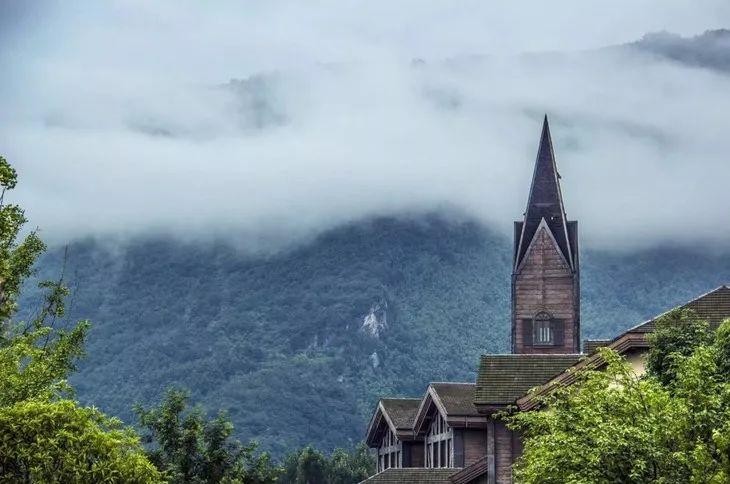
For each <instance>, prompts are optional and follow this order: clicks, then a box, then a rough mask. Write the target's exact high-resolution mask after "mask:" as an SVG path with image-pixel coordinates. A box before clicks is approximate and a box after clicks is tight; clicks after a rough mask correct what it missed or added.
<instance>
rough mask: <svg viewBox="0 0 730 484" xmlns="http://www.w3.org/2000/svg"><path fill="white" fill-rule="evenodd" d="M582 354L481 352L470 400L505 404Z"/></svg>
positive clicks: (567, 365)
mask: <svg viewBox="0 0 730 484" xmlns="http://www.w3.org/2000/svg"><path fill="white" fill-rule="evenodd" d="M581 356H582V355H482V358H481V362H480V364H479V374H478V376H477V384H476V392H475V396H474V403H475V404H477V405H509V404H511V403H514V402H515V400H517V399H518V398H519V397H521V396H522V395H524V394H525V393H526V392H527V391H528V390H530V389H531V388H534V387H536V386H539V385H542V384H544V383H545V382H547V381H548V380H550V379H551V378H553V377H554V376H556V375H558V374H559V373H562V372H563V371H564V370H565V369H567V368H568V367H570V366H571V365H573V364H575V363H576V362H577V361H578V360H579V359H580V358H581Z"/></svg>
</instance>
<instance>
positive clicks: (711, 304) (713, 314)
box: [627, 286, 730, 333]
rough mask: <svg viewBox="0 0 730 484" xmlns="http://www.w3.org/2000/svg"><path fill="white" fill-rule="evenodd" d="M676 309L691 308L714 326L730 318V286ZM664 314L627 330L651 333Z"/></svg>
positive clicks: (721, 287)
mask: <svg viewBox="0 0 730 484" xmlns="http://www.w3.org/2000/svg"><path fill="white" fill-rule="evenodd" d="M674 309H691V310H692V311H694V312H695V313H696V314H697V316H698V317H699V318H700V319H703V320H705V321H707V322H708V323H710V324H711V325H713V326H717V325H718V324H720V323H721V322H722V321H723V320H725V319H726V318H730V287H727V286H720V287H718V288H717V289H715V290H713V291H710V292H708V293H707V294H703V295H702V296H700V297H698V298H695V299H693V300H691V301H690V302H688V303H686V304H684V305H682V306H679V307H678V308H674ZM664 314H666V313H662V314H660V315H658V316H655V317H653V318H652V319H650V320H648V321H646V322H644V323H641V324H640V325H638V326H634V327H633V328H631V329H630V330H628V331H627V332H631V333H651V332H652V331H654V322H655V321H656V320H657V319H659V318H660V317H661V316H663V315H664Z"/></svg>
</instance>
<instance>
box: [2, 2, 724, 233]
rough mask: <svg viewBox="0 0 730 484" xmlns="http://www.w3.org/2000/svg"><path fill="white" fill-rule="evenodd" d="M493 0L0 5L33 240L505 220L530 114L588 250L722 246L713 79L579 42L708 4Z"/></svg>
mask: <svg viewBox="0 0 730 484" xmlns="http://www.w3.org/2000/svg"><path fill="white" fill-rule="evenodd" d="M500 3H501V4H502V5H499V4H497V2H486V1H483V0H480V1H472V0H464V1H459V2H455V1H453V0H448V1H428V2H426V1H422V0H400V1H397V2H393V1H373V0H368V1H357V2H356V1H349V0H336V1H335V0H333V1H306V2H305V1H288V2H285V1H273V0H261V1H249V2H203V1H199V2H192V1H179V0H175V1H173V0H170V1H155V2H148V1H143V0H117V1H107V2H99V1H87V2H81V1H79V2H60V1H59V2H52V1H46V2H40V1H39V2H26V1H22V0H0V63H2V64H1V65H2V66H3V81H2V83H0V153H2V154H3V155H4V156H5V157H6V158H8V160H10V161H11V162H12V163H13V164H14V165H15V166H16V167H17V168H18V171H19V174H20V188H19V189H18V190H17V191H16V199H17V200H18V201H20V202H21V203H22V204H23V205H24V206H25V207H26V209H27V212H28V215H29V217H30V219H31V221H32V222H33V223H34V224H35V225H38V226H40V227H41V228H42V230H43V234H44V236H45V237H46V238H49V239H51V240H52V241H64V240H67V239H69V238H74V237H79V236H83V235H89V234H124V235H129V234H140V233H149V232H161V231H162V232H172V233H175V234H179V235H184V236H189V235H192V236H195V237H199V236H207V235H209V234H213V235H215V236H220V235H224V236H225V235H226V234H228V235H231V236H233V237H241V235H242V234H245V237H246V238H247V239H251V240H254V239H256V238H261V237H272V236H273V237H284V238H292V237H294V238H296V237H300V236H302V235H305V234H311V233H314V232H317V231H320V230H323V229H326V228H329V227H332V226H334V225H337V224H339V223H343V222H346V221H350V220H356V219H358V218H361V217H366V216H369V215H373V214H397V213H404V212H419V211H423V210H432V209H435V208H440V207H450V208H455V209H457V210H462V211H465V212H466V213H468V214H469V215H472V216H474V217H477V218H478V219H480V220H483V221H485V222H486V223H489V224H490V225H492V226H494V227H495V228H497V229H499V230H500V231H502V232H504V233H509V231H510V230H511V221H512V220H513V219H516V218H519V216H520V214H521V213H522V210H523V209H524V204H525V201H526V197H527V189H528V184H529V180H530V175H531V170H532V165H533V163H534V157H535V152H536V149H537V142H538V137H539V130H540V122H541V118H542V115H543V113H545V112H547V113H548V114H549V116H550V117H551V121H552V131H553V135H554V141H555V149H556V154H557V158H558V166H559V170H560V172H561V175H562V182H563V192H564V194H565V198H566V208H567V211H568V215H569V217H571V218H577V219H579V220H580V222H581V230H582V234H583V240H584V241H585V242H586V243H588V244H589V245H593V246H603V247H612V246H617V247H627V246H628V247H633V246H640V245H647V244H655V243H671V242H681V243H709V244H712V245H715V246H727V245H730V244H728V243H729V242H730V215H728V212H730V211H729V210H728V207H730V190H729V189H728V186H729V185H730V183H729V182H730V155H729V154H730V122H729V121H728V120H729V119H730V118H729V114H728V113H730V73H728V72H727V71H725V72H723V71H721V70H714V69H706V68H705V69H702V68H696V67H691V66H688V65H683V64H680V63H676V62H670V61H668V60H662V59H659V58H654V57H649V56H646V55H640V54H637V53H632V52H629V51H628V50H627V49H624V50H611V49H609V50H594V49H598V48H600V47H603V46H609V45H617V44H622V43H626V42H631V41H634V40H638V39H639V38H641V37H642V36H643V35H644V34H645V33H647V32H656V31H661V30H667V31H671V32H676V33H678V34H682V35H685V36H692V35H696V34H699V33H702V32H703V31H705V30H707V29H715V28H722V27H730V2H728V1H727V0H703V1H701V2H698V1H696V0H692V1H690V0H686V1H680V0H612V1H591V2H587V1H585V0H571V1H553V2H543V1H537V0H535V1H510V2H500ZM729 48H730V44H729ZM526 52H532V53H535V54H530V55H525V54H524V53H526ZM232 79H236V80H239V81H236V82H230V81H231V80H232Z"/></svg>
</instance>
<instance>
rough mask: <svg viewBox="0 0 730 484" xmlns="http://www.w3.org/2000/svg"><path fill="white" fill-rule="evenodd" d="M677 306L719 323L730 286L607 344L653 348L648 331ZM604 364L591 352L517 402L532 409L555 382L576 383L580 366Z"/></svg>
mask: <svg viewBox="0 0 730 484" xmlns="http://www.w3.org/2000/svg"><path fill="white" fill-rule="evenodd" d="M675 309H691V310H692V311H694V312H695V314H696V315H697V317H698V318H701V319H703V320H707V321H708V322H709V323H711V324H712V325H713V326H717V325H718V324H719V323H720V322H722V321H723V320H724V319H726V318H730V288H728V286H726V285H724V286H720V287H718V288H717V289H714V290H712V291H710V292H708V293H705V294H702V295H701V296H699V297H697V298H695V299H692V300H691V301H689V302H687V303H685V304H682V305H681V306H677V307H675V308H672V309H670V310H669V311H665V312H664V313H662V314H659V315H657V316H655V317H653V318H651V319H649V320H648V321H645V322H643V323H641V324H639V325H637V326H634V327H633V328H631V329H629V330H628V331H626V332H624V333H622V334H620V335H619V336H617V337H616V338H614V339H613V340H611V341H610V342H609V344H607V345H605V347H607V348H610V349H612V350H614V351H616V352H617V353H619V354H623V353H626V352H628V351H631V350H634V349H639V348H643V349H646V348H649V341H648V339H647V334H648V333H651V332H652V331H654V323H655V322H656V320H657V319H659V318H660V317H662V316H663V315H665V314H667V313H669V312H670V311H673V310H675ZM604 364H605V362H604V360H603V357H602V356H601V354H600V353H594V354H592V355H589V356H588V357H586V358H583V359H582V360H580V361H579V362H577V363H575V364H574V365H573V366H572V367H571V368H570V371H566V372H563V373H561V374H559V375H557V376H555V377H554V378H552V379H550V380H549V381H546V382H545V383H544V384H543V385H541V386H540V387H539V388H536V389H535V391H533V392H530V393H528V394H525V395H522V396H521V397H520V398H519V399H518V400H517V405H518V406H519V408H520V409H521V410H530V409H532V408H534V407H536V406H537V405H538V404H539V397H540V396H541V395H544V394H546V393H549V392H550V391H551V390H552V389H553V388H554V387H555V385H561V386H564V385H570V384H572V383H573V382H574V381H575V378H576V375H575V372H576V371H577V370H580V369H591V368H601V367H602V366H603V365H604Z"/></svg>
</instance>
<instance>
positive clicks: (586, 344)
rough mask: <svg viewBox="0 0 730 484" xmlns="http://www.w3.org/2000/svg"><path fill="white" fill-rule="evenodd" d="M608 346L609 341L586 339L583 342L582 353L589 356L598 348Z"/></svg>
mask: <svg viewBox="0 0 730 484" xmlns="http://www.w3.org/2000/svg"><path fill="white" fill-rule="evenodd" d="M609 344H611V340H610V339H587V340H585V341H583V353H585V354H586V355H590V354H591V353H593V352H594V351H596V350H597V349H598V348H602V347H604V346H608V345H609Z"/></svg>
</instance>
